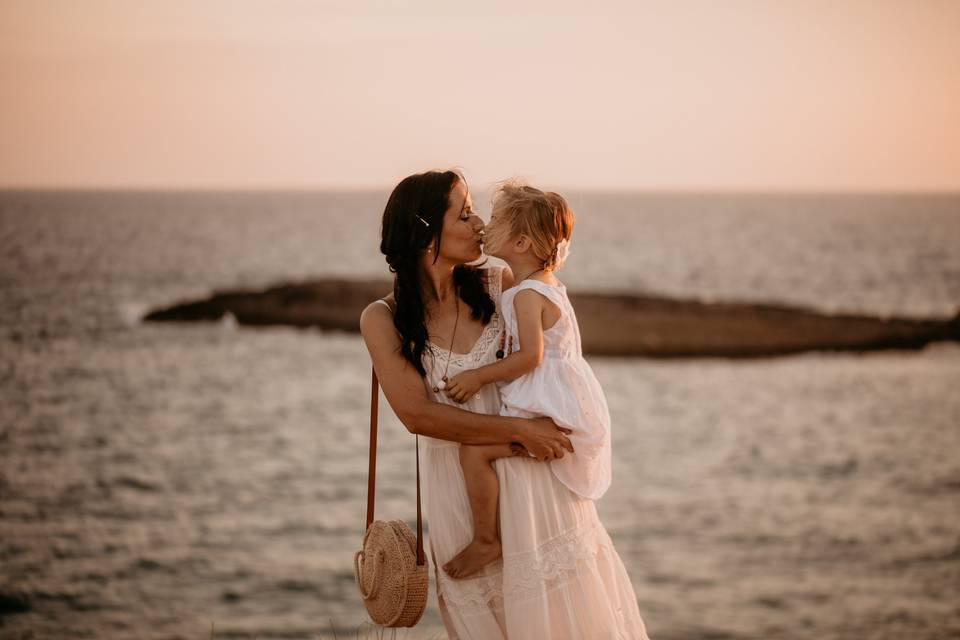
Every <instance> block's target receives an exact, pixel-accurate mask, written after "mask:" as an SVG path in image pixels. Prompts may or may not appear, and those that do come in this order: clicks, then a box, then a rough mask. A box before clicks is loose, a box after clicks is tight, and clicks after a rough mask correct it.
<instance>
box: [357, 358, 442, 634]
mask: <svg viewBox="0 0 960 640" xmlns="http://www.w3.org/2000/svg"><path fill="white" fill-rule="evenodd" d="M377 400H378V386H377V373H376V371H374V372H373V385H372V393H371V399H370V467H369V471H368V476H367V528H366V531H365V532H364V534H363V544H362V548H361V549H360V550H359V551H357V552H356V553H355V554H354V555H353V576H354V579H355V580H356V583H357V588H358V589H359V590H360V596H361V597H362V598H363V604H364V606H365V607H366V608H367V613H368V614H370V619H371V620H373V621H374V622H375V623H376V624H379V625H383V626H385V627H412V626H414V625H415V624H417V622H419V621H420V618H421V616H423V612H424V610H425V609H426V608H427V590H428V586H429V579H428V573H427V558H426V555H425V554H424V552H423V521H422V519H421V515H420V441H419V439H418V440H417V533H416V536H414V533H413V531H412V530H411V529H410V526H409V525H408V524H407V523H406V522H404V521H403V520H376V521H375V520H374V519H373V506H374V497H375V486H376V472H377Z"/></svg>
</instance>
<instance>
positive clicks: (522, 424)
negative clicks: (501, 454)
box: [508, 417, 530, 444]
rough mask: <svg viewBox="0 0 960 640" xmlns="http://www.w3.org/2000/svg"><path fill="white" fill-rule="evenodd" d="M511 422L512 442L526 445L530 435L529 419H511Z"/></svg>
mask: <svg viewBox="0 0 960 640" xmlns="http://www.w3.org/2000/svg"><path fill="white" fill-rule="evenodd" d="M508 420H510V434H511V435H510V441H511V442H519V443H520V444H526V441H527V436H528V435H529V434H530V421H529V420H528V419H527V418H516V417H509V418H508Z"/></svg>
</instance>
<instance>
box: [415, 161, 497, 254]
mask: <svg viewBox="0 0 960 640" xmlns="http://www.w3.org/2000/svg"><path fill="white" fill-rule="evenodd" d="M449 200H450V206H449V207H448V208H447V210H446V212H444V214H443V231H441V232H440V258H442V259H445V260H448V261H449V262H452V263H454V264H463V263H465V262H473V261H474V260H478V259H479V258H480V257H481V256H482V255H483V249H482V244H481V240H482V239H483V236H481V235H480V231H481V230H482V229H483V226H484V225H483V220H481V219H480V216H478V215H477V214H476V213H474V211H473V201H472V200H471V199H470V192H469V191H468V190H467V186H466V185H465V184H464V182H463V181H462V180H457V182H456V183H455V184H454V185H453V188H452V189H451V190H450V198H449ZM428 255H429V254H428ZM430 262H432V260H430Z"/></svg>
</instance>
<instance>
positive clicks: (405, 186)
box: [380, 171, 496, 376]
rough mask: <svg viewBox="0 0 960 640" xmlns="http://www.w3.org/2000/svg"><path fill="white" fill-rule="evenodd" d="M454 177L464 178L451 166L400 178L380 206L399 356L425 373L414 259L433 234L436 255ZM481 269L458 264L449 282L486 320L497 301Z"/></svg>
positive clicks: (473, 312)
mask: <svg viewBox="0 0 960 640" xmlns="http://www.w3.org/2000/svg"><path fill="white" fill-rule="evenodd" d="M458 180H462V181H463V182H464V184H466V180H464V179H463V176H461V175H460V174H458V173H457V172H455V171H442V172H441V171H427V172H425V173H418V174H415V175H412V176H410V177H408V178H404V179H403V180H402V181H401V182H400V184H398V185H397V186H396V187H395V188H394V189H393V192H392V193H391V194H390V199H389V200H387V206H386V208H384V210H383V221H382V224H381V226H380V252H381V253H383V255H384V256H386V260H387V264H388V265H390V271H391V272H393V273H395V274H396V276H395V277H394V281H393V297H394V299H395V300H396V303H397V305H396V309H395V310H394V313H393V325H394V326H395V327H396V328H397V331H398V332H399V333H400V338H401V352H402V353H403V357H404V358H406V359H407V361H408V362H410V364H412V365H413V366H414V367H416V369H417V371H418V372H420V375H421V376H426V375H427V372H426V369H425V368H424V366H423V362H422V357H423V351H424V349H425V348H426V342H427V327H426V324H424V311H425V305H424V303H423V295H422V293H421V291H420V277H419V273H418V269H419V266H418V263H419V258H420V255H421V252H422V251H423V250H424V249H426V248H427V246H429V244H430V242H431V240H433V241H434V251H433V260H434V262H436V260H437V257H438V256H439V255H440V233H441V232H442V231H443V214H444V213H445V212H446V210H447V208H448V207H449V206H450V193H451V191H453V187H454V185H455V184H456V183H457V181H458ZM418 216H419V218H422V219H423V220H424V221H426V222H427V224H424V223H423V222H422V221H421V220H420V219H419V218H418ZM428 225H429V226H428ZM484 271H486V270H485V269H484V270H481V269H478V268H477V266H468V265H465V264H460V265H457V266H456V267H454V270H453V283H454V287H455V288H456V291H457V294H458V295H459V296H460V299H461V300H463V301H464V302H466V303H467V304H468V305H470V315H471V317H472V318H473V319H474V320H483V323H484V324H487V323H488V322H489V321H490V318H491V316H493V312H494V310H495V309H496V305H495V304H494V301H493V299H492V298H491V297H490V294H489V293H487V289H486V286H485V285H484V280H483V272H484Z"/></svg>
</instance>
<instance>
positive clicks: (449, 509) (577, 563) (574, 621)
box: [384, 267, 648, 640]
mask: <svg viewBox="0 0 960 640" xmlns="http://www.w3.org/2000/svg"><path fill="white" fill-rule="evenodd" d="M487 272H488V280H489V285H488V287H489V291H490V295H491V297H492V298H493V299H494V300H495V301H496V302H497V311H496V313H495V314H494V316H493V318H491V320H490V322H489V323H488V324H487V326H486V327H485V328H484V331H483V333H482V334H481V335H480V338H479V339H478V340H477V342H476V344H475V345H474V346H473V348H472V349H471V350H470V352H469V353H463V354H461V353H451V352H449V351H447V350H446V349H442V348H441V347H439V346H437V345H434V344H432V343H429V342H428V343H427V349H426V351H425V352H424V356H423V364H424V366H425V367H426V370H427V377H426V379H425V380H424V385H425V387H426V391H427V394H428V395H429V396H430V397H431V398H432V399H433V400H434V401H436V402H442V403H444V404H450V405H453V406H457V407H461V408H463V409H466V410H468V411H474V412H476V413H486V414H495V413H498V412H499V409H500V405H501V403H500V393H499V389H498V387H497V385H494V384H488V385H484V386H483V387H482V388H481V389H480V391H479V392H478V393H477V394H476V396H471V397H470V398H469V399H468V400H467V401H466V402H464V403H463V404H457V403H456V402H454V401H453V400H451V399H450V398H448V397H447V395H446V394H445V393H443V391H440V392H438V393H434V392H433V389H432V387H433V385H434V384H436V383H437V382H438V381H439V380H440V377H441V376H442V375H443V371H444V366H445V364H446V359H447V357H448V355H449V356H450V367H449V371H448V373H447V377H448V378H451V377H453V376H454V375H456V374H457V373H460V372H461V371H464V370H466V369H474V368H476V367H479V366H482V365H484V364H488V363H491V362H495V361H496V356H495V354H496V350H497V349H498V348H499V342H500V334H501V332H502V331H503V326H504V325H503V318H502V317H501V314H500V289H501V287H500V281H501V275H502V267H490V268H489V269H487ZM384 304H386V303H384ZM477 396H479V397H477ZM420 438H421V442H420V444H421V447H420V469H421V472H420V478H421V488H422V493H423V508H424V517H425V519H426V523H427V548H428V552H429V554H430V562H431V566H432V570H433V571H434V577H435V579H436V585H437V605H438V608H439V610H440V615H441V617H442V619H443V623H444V626H445V627H446V630H447V633H448V636H449V638H451V639H452V640H591V639H596V640H614V639H620V640H648V636H647V632H646V627H645V626H644V622H643V619H642V618H641V617H640V611H639V608H638V606H637V600H636V596H635V595H634V591H633V586H632V585H631V583H630V578H629V576H628V575H627V571H626V569H625V568H624V566H623V562H622V561H621V560H620V556H619V555H618V554H617V552H616V550H615V549H614V547H613V542H612V541H611V540H610V536H609V535H608V534H607V531H606V529H605V528H604V527H603V525H602V524H601V523H600V519H599V518H598V517H597V510H596V506H595V504H594V502H593V500H589V499H587V498H584V497H582V496H580V495H577V494H576V493H574V492H573V491H571V490H570V489H568V488H567V486H566V485H565V484H564V483H562V482H560V481H559V480H558V479H557V476H556V475H555V473H553V472H552V471H551V466H550V464H548V463H546V462H543V461H539V460H536V459H534V458H529V457H520V456H513V457H509V458H500V459H497V460H495V461H494V463H493V465H494V469H495V470H496V471H497V476H498V478H499V481H500V500H499V508H500V536H501V544H502V550H503V556H502V558H500V559H498V560H496V561H495V562H493V563H491V564H489V565H487V566H485V567H484V568H483V569H481V570H480V571H479V572H478V573H475V574H473V575H471V576H469V577H467V578H464V579H461V580H454V579H453V578H450V577H449V576H448V575H447V574H446V573H445V572H444V571H443V569H442V568H441V567H442V565H443V564H444V563H446V562H447V561H448V560H450V559H451V558H453V556H455V555H456V554H457V553H458V552H459V551H460V550H461V549H463V548H464V547H465V546H467V544H468V543H469V542H470V540H471V539H472V537H473V521H472V517H471V515H470V504H469V502H468V499H467V493H466V485H465V484H464V480H463V471H462V470H461V468H460V460H459V456H458V448H459V447H460V444H458V443H456V442H451V441H448V440H438V439H435V438H430V437H426V436H421V437H420ZM574 446H576V445H574ZM567 455H569V453H568V454H567Z"/></svg>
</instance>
